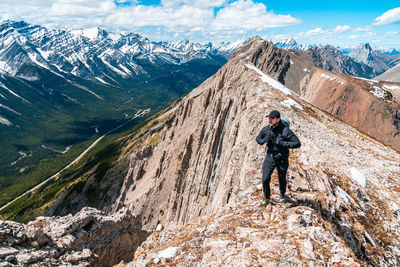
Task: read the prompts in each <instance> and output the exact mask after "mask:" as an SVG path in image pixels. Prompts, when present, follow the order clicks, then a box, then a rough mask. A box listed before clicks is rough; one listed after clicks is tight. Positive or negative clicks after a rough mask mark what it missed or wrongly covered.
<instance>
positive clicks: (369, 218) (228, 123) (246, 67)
mask: <svg viewBox="0 0 400 267" xmlns="http://www.w3.org/2000/svg"><path fill="white" fill-rule="evenodd" d="M257 42H258V41H257V40H253V43H250V44H249V43H248V44H247V45H249V46H252V45H253V46H255V47H257ZM252 51H253V52H254V51H255V52H256V53H248V54H246V53H244V54H240V51H237V52H236V53H235V54H236V57H233V58H232V59H231V61H230V63H228V64H227V65H225V66H224V67H223V68H221V70H220V71H219V72H218V73H217V74H216V75H215V76H213V77H212V78H210V79H209V80H207V81H206V82H205V83H203V84H202V85H201V86H200V87H198V88H196V89H195V90H193V91H192V92H191V93H190V94H189V95H188V96H186V97H185V98H184V99H183V100H182V102H180V104H179V105H178V106H177V107H176V110H175V111H174V112H176V114H175V118H174V122H173V124H172V127H171V128H170V129H168V130H167V131H165V133H163V134H161V136H160V141H159V142H158V143H157V144H156V145H155V146H154V147H151V148H146V149H150V150H151V152H150V153H148V154H146V156H145V157H142V156H139V154H138V155H134V156H132V161H131V165H130V166H131V167H130V169H129V176H128V177H127V179H126V181H125V184H124V187H123V190H122V192H121V196H123V197H121V198H120V199H119V201H118V202H117V203H116V206H115V207H114V208H115V210H118V208H119V207H122V206H126V207H129V209H130V210H132V212H133V214H137V215H140V216H141V217H142V222H143V224H144V228H145V229H149V230H150V229H153V230H154V229H156V226H157V225H160V224H163V225H165V226H166V228H167V229H170V230H169V231H167V232H165V233H162V234H158V233H155V234H153V237H151V239H149V240H148V241H146V243H144V245H142V246H141V248H140V249H139V250H138V251H137V252H136V256H135V259H134V261H133V262H132V263H129V264H130V265H134V266H136V265H138V266H144V265H145V264H156V265H157V264H160V265H163V264H178V265H180V264H181V265H198V266H201V265H203V264H212V263H213V264H218V262H222V263H226V264H227V265H229V263H231V264H233V263H234V262H240V263H242V264H243V265H248V264H254V263H257V264H266V262H267V260H269V261H271V259H273V260H274V264H278V263H279V264H283V265H285V264H286V265H290V264H296V263H299V264H300V263H303V264H312V263H313V264H315V263H322V262H323V263H331V264H333V263H340V264H342V265H345V264H346V262H347V263H349V264H350V263H351V262H356V263H358V264H361V265H365V264H367V265H368V264H372V265H375V264H378V263H379V264H380V265H381V266H389V265H392V264H399V262H398V257H397V255H398V253H399V251H398V249H397V246H398V244H399V230H400V229H399V216H398V214H399V204H400V203H399V191H398V190H397V188H400V187H399V180H398V177H400V168H399V166H398V162H399V160H400V156H399V154H398V153H397V152H396V151H395V150H393V149H391V148H389V147H386V146H384V145H382V144H380V143H379V142H377V141H376V140H374V139H373V138H371V137H370V136H368V135H365V134H363V133H361V132H359V131H358V130H356V129H355V128H352V127H351V126H348V125H347V124H345V123H344V122H342V121H340V120H338V119H336V118H335V117H332V116H331V115H329V114H328V113H325V112H323V111H320V110H319V109H318V108H317V107H316V106H314V105H312V104H311V103H309V102H308V101H307V100H306V99H304V98H302V97H301V96H299V95H298V94H296V93H295V92H293V91H291V90H290V89H288V88H287V87H284V86H283V85H282V84H280V83H277V82H276V80H275V81H274V80H273V79H271V77H269V76H267V75H266V74H265V73H263V72H262V71H261V70H260V69H259V68H257V67H255V65H261V66H262V64H263V63H265V64H266V60H264V59H263V58H265V59H267V58H271V57H267V56H265V53H261V51H260V53H258V55H259V56H258V57H257V58H255V57H252V56H253V55H256V54H257V51H258V50H257V49H255V50H252ZM268 51H269V52H270V53H275V56H274V57H273V58H274V59H275V60H277V61H278V62H280V64H279V68H281V69H276V68H274V66H275V65H274V64H268V65H267V64H266V65H265V68H267V67H268V68H269V71H270V72H272V73H274V72H275V73H276V75H275V78H276V79H278V80H279V77H280V76H279V75H280V73H281V71H280V70H282V69H284V68H285V66H287V65H286V64H285V63H286V62H288V64H291V63H290V59H289V58H287V59H285V58H284V57H283V59H282V57H279V51H278V52H277V51H274V50H273V49H272V48H271V50H268ZM238 55H241V56H238ZM264 56H265V57H264ZM293 61H294V60H293ZM253 64H254V65H253ZM294 64H295V62H294ZM276 89H279V90H276ZM271 109H279V110H281V111H282V114H283V115H284V116H285V117H287V118H289V120H290V121H291V122H292V124H291V125H292V126H291V127H292V129H293V130H294V132H295V133H296V134H297V135H298V136H299V138H300V140H301V141H302V144H303V145H302V147H301V148H300V149H299V150H295V151H293V153H292V156H291V158H290V163H291V165H290V169H289V176H288V177H290V182H289V193H288V195H289V197H290V199H292V201H290V202H289V203H288V204H285V205H283V206H276V205H274V206H271V207H270V208H268V209H269V210H267V211H265V210H263V209H260V208H259V207H257V203H258V200H260V199H261V198H262V193H261V190H260V183H261V180H260V179H261V167H260V166H261V165H262V161H263V158H264V155H265V150H264V148H263V147H260V146H258V145H257V144H256V143H255V141H254V137H255V136H256V135H257V133H258V131H259V130H260V129H261V127H262V126H263V125H265V124H267V119H266V118H265V114H266V112H267V111H268V110H271ZM141 155H143V152H142V153H141ZM144 158H145V160H144ZM275 179H276V177H275ZM274 186H275V188H274V192H278V189H277V185H276V184H275V185H274ZM273 198H277V195H274V196H273ZM212 214H214V215H212ZM198 218H200V219H198ZM196 220H197V221H196ZM310 223H311V224H310ZM303 226H307V227H309V228H302V227H303ZM271 227H272V229H271ZM314 227H315V228H314ZM288 229H289V230H288ZM304 229H308V230H306V231H303V230H304ZM256 233H257V234H256ZM239 236H240V237H242V238H239ZM277 238H278V240H281V241H282V242H284V243H285V244H287V245H288V247H290V248H291V249H289V251H286V248H287V247H286V246H283V247H282V246H280V243H279V241H278V242H274V241H273V240H274V239H277ZM257 240H258V241H257ZM260 240H263V241H264V244H266V243H268V242H265V240H271V244H272V245H271V247H269V246H268V247H267V248H265V249H264V247H265V245H264V246H261V247H260V245H257V244H259V243H258V242H261V241H260ZM284 240H286V241H284ZM252 242H254V245H252ZM296 244H297V245H296ZM301 244H305V245H304V246H302V245H301ZM226 246H227V248H225V247H226ZM218 249H221V253H219V252H218ZM165 250H167V251H165ZM244 250H245V252H244ZM275 252H276V253H275ZM311 252H312V253H313V254H312V253H311ZM188 253H189V254H188ZM288 253H289V254H290V255H289V254H288ZM165 255H169V256H165ZM171 255H172V256H171ZM183 255H186V256H183ZM188 255H189V256H188ZM264 255H265V257H264ZM277 255H281V257H277ZM252 258H254V261H252V260H251V259H252ZM129 264H128V265H129Z"/></svg>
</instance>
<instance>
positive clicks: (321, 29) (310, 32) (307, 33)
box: [299, 27, 330, 36]
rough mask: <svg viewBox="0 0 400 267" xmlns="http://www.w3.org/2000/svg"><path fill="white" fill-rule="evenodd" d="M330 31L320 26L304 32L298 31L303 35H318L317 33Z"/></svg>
mask: <svg viewBox="0 0 400 267" xmlns="http://www.w3.org/2000/svg"><path fill="white" fill-rule="evenodd" d="M327 33H330V32H329V30H326V29H323V28H321V27H318V28H315V29H312V30H309V31H307V32H305V33H303V32H302V33H299V35H304V36H313V35H319V34H327Z"/></svg>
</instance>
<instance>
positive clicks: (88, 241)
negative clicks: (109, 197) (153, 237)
mask: <svg viewBox="0 0 400 267" xmlns="http://www.w3.org/2000/svg"><path fill="white" fill-rule="evenodd" d="M147 236H148V233H147V232H146V231H144V230H142V229H141V224H140V219H138V218H137V217H134V216H132V214H131V213H130V212H129V211H128V210H126V209H123V210H120V211H119V212H118V213H115V214H114V215H112V216H109V215H107V214H105V213H103V212H100V211H98V210H96V209H93V208H84V209H82V210H81V211H80V212H79V213H77V214H76V215H75V216H72V215H69V216H64V217H38V218H37V219H36V220H35V221H32V222H29V223H28V224H20V223H15V222H10V221H0V243H1V246H0V266H112V265H113V264H116V263H118V262H120V261H121V260H129V259H130V256H129V255H132V254H133V253H134V251H135V250H136V248H137V247H138V246H139V245H140V244H141V243H142V242H143V241H144V240H145V239H146V238H147Z"/></svg>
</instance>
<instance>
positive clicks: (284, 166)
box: [262, 153, 289, 199]
mask: <svg viewBox="0 0 400 267" xmlns="http://www.w3.org/2000/svg"><path fill="white" fill-rule="evenodd" d="M288 157H289V156H288V155H287V156H283V157H282V158H281V159H280V160H274V158H273V155H272V154H270V153H268V154H267V156H266V157H265V159H264V163H263V166H262V170H263V175H262V182H263V192H264V196H265V198H266V199H269V198H270V197H271V189H270V186H269V184H270V182H271V174H272V172H273V170H274V169H275V167H276V169H277V171H278V177H279V191H280V193H281V195H284V194H285V192H286V172H287V170H288V167H289V159H288Z"/></svg>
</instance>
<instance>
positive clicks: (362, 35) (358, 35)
mask: <svg viewBox="0 0 400 267" xmlns="http://www.w3.org/2000/svg"><path fill="white" fill-rule="evenodd" d="M375 35H376V34H375V33H373V32H367V33H365V34H353V35H349V36H347V37H346V38H347V39H359V38H365V37H373V36H375Z"/></svg>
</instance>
